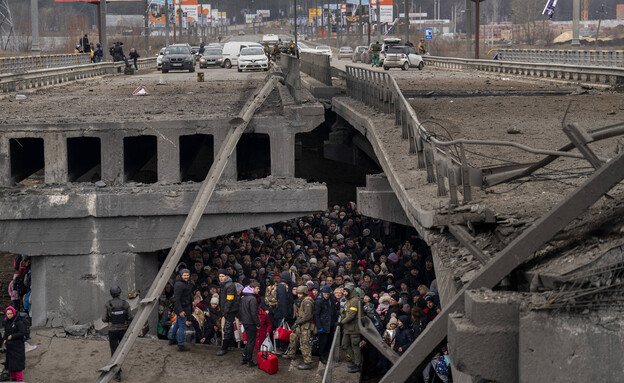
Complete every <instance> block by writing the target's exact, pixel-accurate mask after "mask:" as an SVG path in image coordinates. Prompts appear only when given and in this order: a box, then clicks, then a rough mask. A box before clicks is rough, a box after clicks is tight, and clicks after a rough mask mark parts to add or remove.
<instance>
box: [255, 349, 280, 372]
mask: <svg viewBox="0 0 624 383" xmlns="http://www.w3.org/2000/svg"><path fill="white" fill-rule="evenodd" d="M258 368H259V369H261V370H262V371H265V372H267V373H268V374H269V375H273V374H276V373H277V371H278V370H279V366H278V360H277V356H275V355H273V354H271V353H270V352H266V351H260V352H259V353H258Z"/></svg>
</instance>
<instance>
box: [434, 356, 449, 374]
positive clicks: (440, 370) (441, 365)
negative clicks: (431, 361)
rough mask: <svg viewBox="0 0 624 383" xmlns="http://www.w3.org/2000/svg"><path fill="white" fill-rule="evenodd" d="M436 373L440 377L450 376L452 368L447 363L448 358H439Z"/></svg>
mask: <svg viewBox="0 0 624 383" xmlns="http://www.w3.org/2000/svg"><path fill="white" fill-rule="evenodd" d="M435 372H436V373H437V374H438V375H445V376H448V375H449V374H450V372H451V368H450V366H449V364H448V363H447V362H446V358H445V357H444V355H440V357H438V360H437V362H436V366H435Z"/></svg>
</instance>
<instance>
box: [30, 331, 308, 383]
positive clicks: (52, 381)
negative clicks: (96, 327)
mask: <svg viewBox="0 0 624 383" xmlns="http://www.w3.org/2000/svg"><path fill="white" fill-rule="evenodd" d="M62 332H63V330H62V329H56V330H54V329H36V330H34V331H33V336H32V339H31V340H30V341H29V343H31V344H34V345H37V349H35V350H33V351H31V352H28V353H27V354H26V370H24V378H25V380H26V381H27V382H46V383H66V382H76V383H78V382H80V383H82V382H93V381H95V379H96V378H97V376H98V373H97V370H98V369H99V368H101V367H103V366H104V365H106V364H108V361H109V358H110V349H109V346H108V340H107V339H106V338H104V337H102V338H101V339H93V338H75V337H73V338H65V337H58V336H56V335H55V333H56V334H58V333H62ZM190 347H191V351H190V352H178V351H177V350H176V347H174V346H169V345H168V342H166V341H161V340H153V339H147V338H139V339H138V340H137V342H136V343H135V345H134V347H133V349H132V351H131V352H130V353H129V354H128V357H127V358H126V362H125V363H124V365H123V367H122V379H123V381H125V382H132V383H154V382H174V381H175V382H180V381H210V382H244V383H247V382H249V383H251V382H258V381H260V382H262V381H271V382H276V383H292V382H305V381H307V382H312V381H314V379H315V378H316V374H317V371H316V367H317V365H318V363H317V361H318V360H317V358H314V362H313V367H314V368H313V369H312V370H309V371H300V370H298V369H297V368H296V366H297V365H298V364H299V363H300V362H301V359H300V358H298V359H296V360H294V361H288V360H285V359H281V358H280V359H279V372H278V373H277V374H275V375H272V376H269V375H268V374H267V373H265V372H264V371H261V370H259V369H258V368H257V367H256V368H249V367H247V366H241V364H240V357H241V355H242V351H239V350H236V351H233V352H230V353H228V354H227V355H225V356H223V357H217V356H216V355H215V353H216V352H217V351H218V348H217V347H216V346H212V345H210V346H208V345H191V346H190Z"/></svg>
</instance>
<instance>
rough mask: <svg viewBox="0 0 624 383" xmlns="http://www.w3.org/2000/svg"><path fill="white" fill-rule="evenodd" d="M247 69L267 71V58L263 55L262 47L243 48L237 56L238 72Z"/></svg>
mask: <svg viewBox="0 0 624 383" xmlns="http://www.w3.org/2000/svg"><path fill="white" fill-rule="evenodd" d="M247 69H263V70H265V71H268V70H269V58H268V57H267V56H266V55H265V54H264V49H263V48H262V47H248V48H243V49H241V51H240V55H239V56H238V71H239V72H242V71H243V70H247Z"/></svg>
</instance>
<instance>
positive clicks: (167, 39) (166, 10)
mask: <svg viewBox="0 0 624 383" xmlns="http://www.w3.org/2000/svg"><path fill="white" fill-rule="evenodd" d="M102 1H105V0H102ZM170 16H171V12H170V11H169V0H165V47H168V46H169V17H170Z"/></svg>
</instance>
